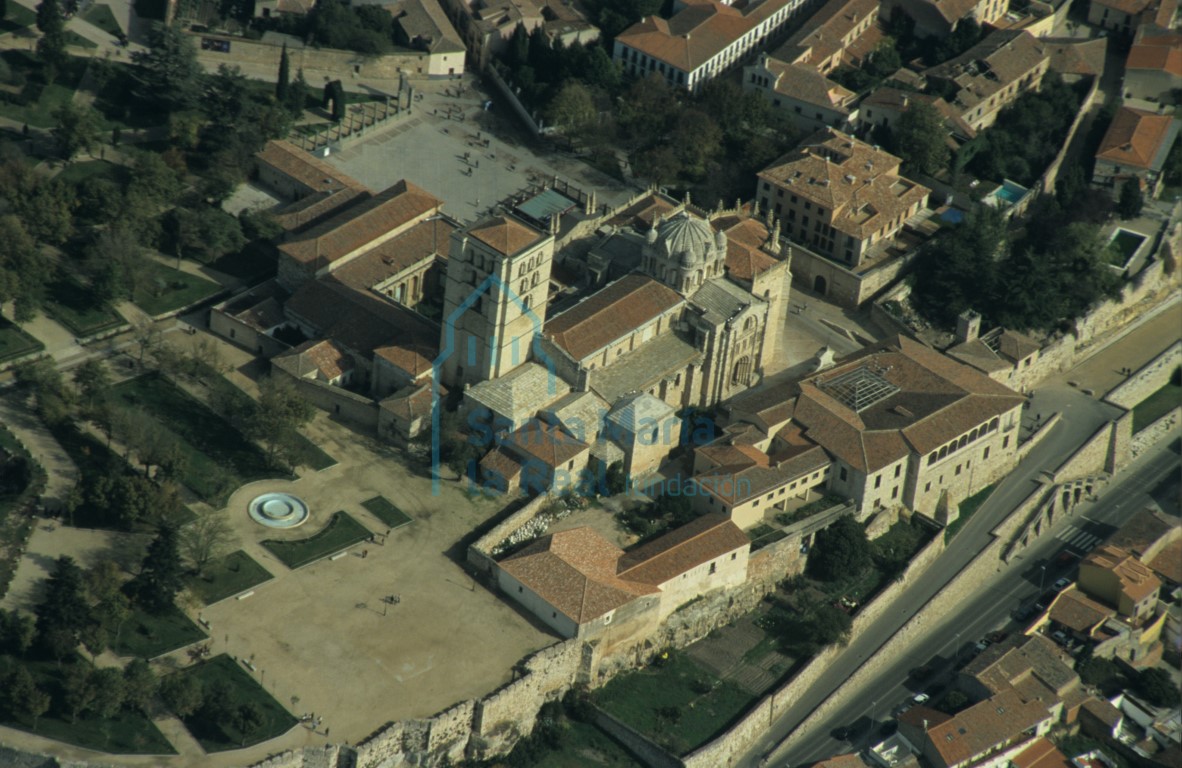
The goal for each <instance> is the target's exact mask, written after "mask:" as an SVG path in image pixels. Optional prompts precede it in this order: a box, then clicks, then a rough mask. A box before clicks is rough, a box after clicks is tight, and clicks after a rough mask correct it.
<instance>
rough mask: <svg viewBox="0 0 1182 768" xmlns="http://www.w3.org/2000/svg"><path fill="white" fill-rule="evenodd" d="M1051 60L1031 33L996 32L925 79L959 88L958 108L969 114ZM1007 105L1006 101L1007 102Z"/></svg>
mask: <svg viewBox="0 0 1182 768" xmlns="http://www.w3.org/2000/svg"><path fill="white" fill-rule="evenodd" d="M1049 57H1050V52H1049V51H1048V49H1047V46H1046V45H1045V44H1044V43H1043V42H1042V41H1040V40H1038V39H1037V38H1035V37H1033V36H1032V35H1031V34H1030V33H1029V32H1025V31H1023V30H1014V29H999V30H995V31H993V32H991V33H989V35H987V36H986V37H985V39H983V40H982V41H981V42H979V43H977V44H976V45H974V46H973V47H972V48H970V49H968V50H967V51H965V52H964V53H962V54H961V55H960V56H957V57H956V58H954V59H950V60H949V61H946V62H944V63H943V64H940V65H938V66H935V67H932V68H931V69H929V70H927V71H925V72H924V73H923V74H924V76H925V77H927V78H929V79H932V78H937V79H942V80H948V81H951V82H953V83H955V84H956V85H957V86H959V89H960V90H959V91H957V95H956V98H955V99H954V100H953V104H954V106H956V107H957V108H958V109H960V110H962V113H967V112H968V111H969V110H970V109H972V108H974V107H976V106H977V105H978V104H981V103H982V102H988V101H989V100H990V98H991V97H993V96H994V95H995V94H997V93H998V92H999V91H1001V90H1004V89H1005V88H1007V87H1008V86H1009V85H1010V84H1011V83H1014V82H1017V81H1019V80H1021V79H1022V78H1024V77H1026V76H1027V75H1028V74H1030V73H1031V72H1032V71H1034V70H1035V69H1036V68H1038V67H1039V66H1040V65H1041V64H1042V63H1043V62H1044V61H1047V60H1048V59H1049ZM1003 103H1004V102H1003Z"/></svg>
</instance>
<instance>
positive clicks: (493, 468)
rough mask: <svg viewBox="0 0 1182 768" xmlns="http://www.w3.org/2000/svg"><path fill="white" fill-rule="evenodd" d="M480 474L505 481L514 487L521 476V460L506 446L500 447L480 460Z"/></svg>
mask: <svg viewBox="0 0 1182 768" xmlns="http://www.w3.org/2000/svg"><path fill="white" fill-rule="evenodd" d="M480 474H481V475H482V476H483V477H493V478H499V479H502V480H505V481H507V482H508V483H509V484H510V485H511V486H512V485H513V484H515V483H516V480H517V478H518V477H520V475H521V460H520V459H518V458H517V457H516V456H514V455H513V452H512V451H510V450H509V449H508V448H506V447H505V446H503V445H498V446H497V447H496V448H494V449H492V450H491V451H489V452H488V453H486V454H484V458H482V459H481V460H480Z"/></svg>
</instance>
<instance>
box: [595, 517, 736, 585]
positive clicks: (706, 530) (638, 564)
mask: <svg viewBox="0 0 1182 768" xmlns="http://www.w3.org/2000/svg"><path fill="white" fill-rule="evenodd" d="M705 517H707V516H703V518H702V519H704V518H705ZM728 522H730V520H729V519H725V518H723V517H720V519H718V520H717V521H716V522H715V523H714V525H711V526H709V527H705V528H703V529H702V530H700V531H698V532H697V533H695V534H693V535H692V536H690V537H689V538H687V539H682V540H681V541H679V542H677V543H676V544H674V545H673V546H672V547H670V548H669V549H664V550H661V551H659V552H657V553H656V554H654V555H652V556H651V557H646V558H645V559H643V560H638V561H637V562H636V563H633V564H632V565H629V566H628V567H627V568H625V569H624V570H622V571H621V570H618V571H617V572H616V575H617V576H620V577H623V576H624V575H625V574H627V573H629V572H631V571H635V570H636V569H637V568H640V567H641V566H644V565H647V564H648V563H650V562H652V561H653V560H655V559H657V558H658V557H664V556H665V555H667V554H668V553H670V552H672V551H673V550H675V549H679V548H681V547H684V546H686V545H688V544H689V543H690V542H693V541H697V540H698V539H700V538H702V537H703V536H705V535H707V534H709V533H711V532H713V531H714V530H715V529H716V528H718V527H720V526H722V525H725V524H726V523H728ZM688 525H693V523H688ZM670 533H672V531H671V532H670ZM656 541H660V539H657V540H656ZM627 554H628V553H627V552H625V553H624V555H622V556H621V557H620V560H619V561H617V564H616V567H617V568H619V567H620V564H621V563H622V562H623V560H624V558H625V557H626V556H627Z"/></svg>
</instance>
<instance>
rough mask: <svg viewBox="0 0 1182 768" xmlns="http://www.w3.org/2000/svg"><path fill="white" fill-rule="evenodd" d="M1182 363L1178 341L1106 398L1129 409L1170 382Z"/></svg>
mask: <svg viewBox="0 0 1182 768" xmlns="http://www.w3.org/2000/svg"><path fill="white" fill-rule="evenodd" d="M1180 365H1182V341H1176V342H1174V343H1173V344H1171V345H1170V347H1169V348H1168V349H1166V350H1165V351H1163V352H1162V353H1161V354H1160V355H1158V356H1157V357H1155V358H1153V359H1152V360H1150V361H1149V362H1148V363H1146V364H1145V365H1143V366H1142V367H1141V369H1140V370H1138V371H1137V372H1136V373H1134V374H1133V375H1132V376H1130V377H1129V379H1128V381H1126V382H1125V383H1123V384H1120V385H1119V386H1117V387H1115V388H1114V389H1113V390H1112V391H1111V392H1109V393H1108V394H1107V395H1105V396H1104V400H1105V401H1107V402H1109V403H1112V404H1113V405H1119V406H1120V407H1121V408H1125V409H1129V408H1133V407H1136V406H1137V405H1138V404H1139V403H1140V402H1141V401H1142V400H1144V399H1145V398H1147V397H1149V396H1150V395H1152V394H1153V393H1154V392H1156V391H1158V390H1159V389H1161V388H1162V387H1164V386H1165V385H1166V384H1169V383H1170V377H1171V376H1173V375H1174V371H1176V370H1178V366H1180Z"/></svg>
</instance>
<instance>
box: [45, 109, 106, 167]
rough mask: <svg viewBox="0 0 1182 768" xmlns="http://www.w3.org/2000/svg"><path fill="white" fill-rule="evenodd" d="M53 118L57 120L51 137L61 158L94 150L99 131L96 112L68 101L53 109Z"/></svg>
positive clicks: (68, 157)
mask: <svg viewBox="0 0 1182 768" xmlns="http://www.w3.org/2000/svg"><path fill="white" fill-rule="evenodd" d="M53 119H54V120H56V121H57V125H56V126H54V128H53V130H52V133H53V137H54V139H55V140H56V141H57V147H58V151H59V152H61V155H62V157H63V158H65V159H66V160H67V161H69V160H73V159H74V155H76V154H78V153H79V152H87V153H93V152H94V148H95V147H96V146H97V145H98V143H99V134H100V131H101V128H100V126H99V116H98V113H97V112H95V111H94V110H93V109H91V108H90V107H80V106H75V105H74V103H73V102H70V101H68V102H66V103H65V104H62V105H61V106H60V107H58V108H57V109H55V110H54V112H53Z"/></svg>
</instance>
